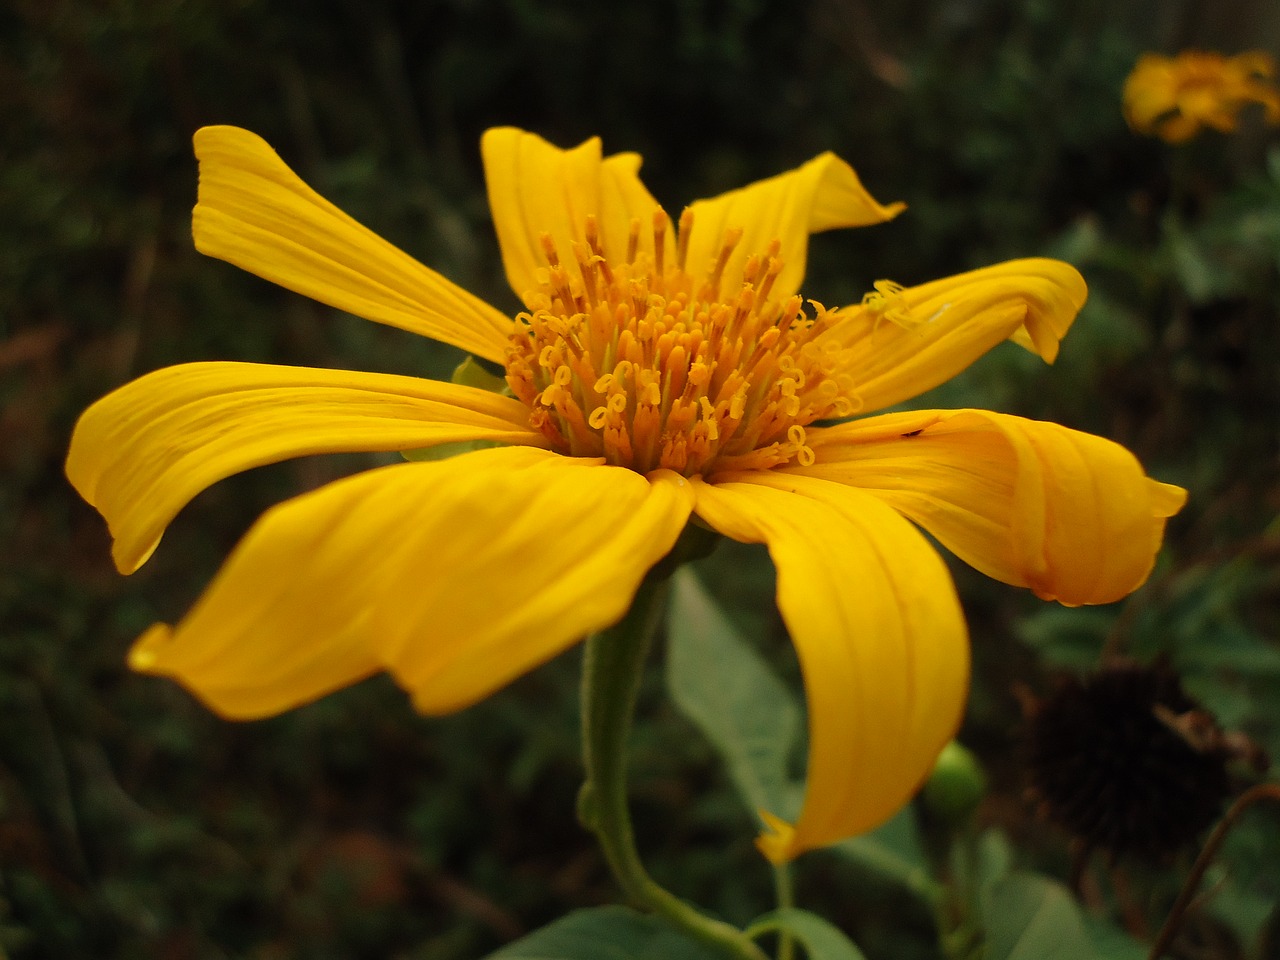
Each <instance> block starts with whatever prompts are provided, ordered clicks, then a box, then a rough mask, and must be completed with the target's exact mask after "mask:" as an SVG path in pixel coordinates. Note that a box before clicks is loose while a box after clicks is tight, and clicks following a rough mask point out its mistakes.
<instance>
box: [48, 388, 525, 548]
mask: <svg viewBox="0 0 1280 960" xmlns="http://www.w3.org/2000/svg"><path fill="white" fill-rule="evenodd" d="M527 415H528V411H527V409H526V408H525V407H524V405H523V404H521V403H520V402H519V401H517V400H513V399H511V398H510V397H503V396H500V395H498V394H494V393H489V392H488V391H485V390H477V389H475V388H472V387H463V386H458V385H455V384H451V383H440V382H437V381H434V380H421V379H418V378H416V377H399V376H391V375H387V374H375V373H354V372H351V371H347V370H325V369H313V368H309V367H282V366H272V365H269V364H255V363H190V364H183V365H180V366H174V367H166V368H164V369H162V370H157V371H155V372H153V373H150V374H147V375H146V376H144V377H140V378H139V379H137V380H134V381H133V382H132V383H129V384H126V385H125V386H123V387H121V388H120V389H118V390H116V391H115V392H113V393H110V394H108V395H107V396H105V397H103V398H102V399H101V400H99V401H98V402H97V403H95V404H94V405H93V406H91V407H90V408H89V409H88V410H86V411H85V412H84V414H83V415H82V416H81V418H80V421H79V423H77V424H76V429H75V432H74V434H73V435H72V438H71V449H70V452H69V453H68V455H67V476H68V477H69V478H70V480H71V483H72V484H73V485H74V486H75V488H76V489H77V490H78V491H79V492H80V495H81V496H83V497H84V498H85V499H86V500H87V501H88V502H89V503H91V504H93V506H95V507H96V508H97V509H98V511H99V512H100V513H101V514H102V515H103V516H104V517H105V518H106V520H107V524H108V526H109V527H110V529H111V533H112V536H113V537H114V538H115V545H114V548H113V554H114V557H115V561H116V565H117V566H118V567H119V569H120V571H121V572H122V573H132V572H133V571H134V570H136V569H137V568H138V567H139V566H141V565H142V564H143V563H144V562H145V561H146V559H147V558H148V557H149V556H150V555H151V552H152V551H153V550H154V549H155V547H156V544H157V543H159V541H160V536H161V534H163V533H164V529H165V527H166V526H167V525H168V524H169V521H171V520H172V519H173V518H174V516H176V515H177V513H178V511H179V510H181V509H182V508H183V506H185V505H186V504H187V503H188V502H189V501H190V500H191V498H192V497H194V496H195V495H196V494H198V493H199V492H200V491H202V490H204V489H205V488H206V487H208V486H210V485H212V484H214V483H216V482H217V481H219V480H221V479H223V478H225V477H228V476H230V475H232V474H233V473H238V472H240V471H241V470H247V469H249V468H250V467H257V466H262V465H263V464H267V463H275V462H278V461H280V460H286V459H289V458H291V457H300V456H306V455H308V454H315V453H353V452H363V451H393V450H410V449H416V448H420V447H428V446H434V445H436V444H441V443H451V442H455V441H461V440H489V441H495V442H500V443H510V444H524V445H532V446H538V447H542V446H545V445H546V440H545V438H544V437H543V436H542V435H541V434H540V433H537V432H535V431H533V430H531V429H530V428H529V427H528V426H526V425H525V421H526V419H527Z"/></svg>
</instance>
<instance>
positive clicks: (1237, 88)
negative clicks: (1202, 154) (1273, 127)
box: [1124, 50, 1280, 143]
mask: <svg viewBox="0 0 1280 960" xmlns="http://www.w3.org/2000/svg"><path fill="white" fill-rule="evenodd" d="M1275 73H1276V65H1275V61H1274V60H1273V59H1272V58H1271V55H1270V54H1267V53H1264V52H1263V51H1261V50H1255V51H1252V52H1250V53H1242V54H1239V55H1238V56H1234V57H1224V56H1223V55H1222V54H1220V53H1213V52H1203V51H1199V50H1187V51H1184V52H1183V53H1180V54H1178V55H1177V56H1176V57H1172V58H1171V57H1162V56H1159V55H1158V54H1154V53H1148V54H1144V55H1143V56H1142V57H1141V58H1140V59H1139V60H1138V62H1137V64H1136V65H1135V66H1134V68H1133V72H1132V73H1130V74H1129V78H1128V79H1127V80H1126V81H1125V84H1124V115H1125V119H1126V120H1128V122H1129V126H1130V127H1131V128H1132V129H1133V130H1135V131H1136V132H1138V133H1143V134H1147V135H1149V136H1157V137H1161V138H1163V139H1164V140H1166V141H1168V142H1169V143H1183V142H1185V141H1187V140H1190V139H1191V138H1192V137H1194V136H1195V135H1196V134H1197V133H1199V132H1200V129H1201V128H1202V127H1213V128H1214V129H1215V130H1220V131H1222V132H1223V133H1230V132H1231V131H1233V130H1235V128H1236V117H1237V115H1238V114H1239V113H1240V111H1241V109H1243V108H1244V107H1245V105H1246V104H1250V103H1257V104H1261V105H1262V106H1263V107H1264V108H1265V109H1266V117H1267V121H1268V122H1269V123H1280V90H1278V89H1277V88H1276V86H1275V84H1274V83H1272V82H1271V78H1272V77H1274V76H1275Z"/></svg>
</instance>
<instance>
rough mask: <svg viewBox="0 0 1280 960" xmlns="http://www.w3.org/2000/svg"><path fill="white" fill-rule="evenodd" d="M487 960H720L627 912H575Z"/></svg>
mask: <svg viewBox="0 0 1280 960" xmlns="http://www.w3.org/2000/svg"><path fill="white" fill-rule="evenodd" d="M487 960H722V957H721V955H720V954H719V953H718V952H716V951H714V950H712V949H711V948H709V947H704V946H702V945H701V944H698V943H694V942H693V941H692V940H689V939H688V938H687V937H685V936H683V935H682V934H680V933H678V932H676V931H675V930H673V929H672V928H671V927H669V926H667V925H666V923H664V922H663V921H662V920H659V919H658V918H657V917H652V916H648V915H645V914H641V913H636V912H635V911H634V910H628V909H627V908H626V907H597V908H594V909H591V910H575V911H574V912H573V913H570V914H568V915H567V916H564V917H561V918H560V919H559V920H557V921H555V922H554V923H551V924H548V925H547V926H545V927H543V928H542V929H541V930H535V931H534V932H533V933H531V934H529V935H528V936H527V937H521V938H520V939H519V940H516V941H515V942H514V943H509V944H507V945H506V946H505V947H503V948H502V949H501V950H499V951H498V952H497V953H491V954H489V956H488V958H487Z"/></svg>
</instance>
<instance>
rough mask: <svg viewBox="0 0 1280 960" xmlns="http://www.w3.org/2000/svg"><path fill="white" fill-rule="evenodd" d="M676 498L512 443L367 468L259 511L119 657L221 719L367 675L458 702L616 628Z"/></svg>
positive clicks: (662, 539) (427, 702)
mask: <svg viewBox="0 0 1280 960" xmlns="http://www.w3.org/2000/svg"><path fill="white" fill-rule="evenodd" d="M692 497H693V494H692V488H691V486H690V484H689V482H688V481H686V480H683V479H682V478H679V477H676V476H674V475H666V474H664V475H655V476H654V477H653V479H652V480H650V479H646V478H645V477H642V476H640V475H639V474H636V473H633V472H631V471H627V470H621V469H618V468H614V467H606V466H602V465H600V464H598V463H593V462H592V461H582V460H570V459H567V458H564V457H559V456H557V455H555V454H551V453H547V452H545V451H541V450H534V449H530V448H520V447H513V448H499V449H493V450H481V451H477V452H474V453H469V454H463V455H462V456H459V457H455V458H453V459H452V460H447V461H440V462H436V463H404V464H398V465H396V466H391V467H383V468H381V469H378V470H371V471H368V472H366V473H362V474H359V475H357V476H354V477H349V478H347V479H345V480H339V481H337V482H335V483H331V484H329V485H328V486H325V487H322V488H320V489H319V490H316V491H314V492H312V493H308V494H304V495H303V496H301V497H297V498H295V499H293V500H290V501H287V502H286V503H283V504H281V505H280V506H278V507H275V508H273V509H272V510H270V511H268V512H267V513H266V514H264V515H263V517H262V519H261V520H259V521H258V523H257V524H255V525H254V527H253V528H252V529H251V530H250V531H249V533H248V534H247V535H246V536H245V538H244V540H243V541H241V543H240V545H239V546H237V548H236V549H235V551H234V552H233V553H232V555H231V557H230V558H229V559H228V560H227V562H226V564H225V565H224V566H223V568H222V570H221V572H220V573H219V574H218V576H217V577H216V578H215V580H214V582H213V583H212V584H211V585H210V587H209V589H208V590H207V591H206V592H205V594H204V596H203V597H201V599H200V600H199V601H198V602H197V604H196V605H195V607H194V608H193V609H192V610H191V612H190V614H188V616H187V617H186V618H185V619H184V620H183V621H182V622H181V623H179V624H178V626H177V627H176V628H173V629H170V628H168V627H165V626H158V627H153V628H152V629H151V630H150V631H149V632H148V633H147V634H145V635H144V636H143V637H142V638H141V640H140V641H139V643H138V644H137V645H136V646H135V648H134V650H133V651H132V653H131V655H130V663H131V665H132V666H134V667H135V668H136V669H139V670H144V671H146V672H149V673H156V674H163V675H166V676H170V677H172V678H174V679H175V680H177V681H178V682H180V683H182V684H183V685H184V686H185V687H187V688H188V689H189V690H191V691H192V692H193V693H194V694H196V695H197V696H198V697H200V698H201V699H202V700H203V701H204V702H205V703H207V704H208V705H209V706H210V707H211V708H212V709H214V710H216V711H217V712H219V713H220V714H222V715H224V716H227V717H231V718H241V719H246V718H252V717H260V716H267V715H270V714H274V713H278V712H280V711H282V710H287V709H289V708H290V707H293V706H296V705H298V704H301V703H305V702H307V701H309V700H313V699H315V698H316V697H318V696H320V695H322V694H323V693H325V692H328V691H329V690H332V689H335V688H337V687H340V686H342V685H344V684H347V683H351V682H354V681H355V680H357V679H359V678H361V677H363V676H366V675H367V674H369V673H371V672H373V671H375V670H377V669H379V668H382V669H387V670H389V671H390V672H391V673H392V675H393V676H394V677H395V678H396V680H397V681H398V682H399V683H401V684H402V685H403V686H404V687H405V688H406V689H407V690H409V691H410V692H411V693H412V694H413V696H414V701H415V703H416V705H417V706H418V707H419V708H420V709H422V710H424V711H427V712H433V713H437V712H447V711H451V710H455V709H459V708H461V707H464V706H467V705H468V704H470V703H472V702H474V701H476V700H478V699H480V698H481V697H484V696H486V695H487V694H489V693H492V692H493V691H494V690H496V689H498V688H499V687H501V686H503V685H504V684H506V683H507V682H509V681H510V680H511V679H513V678H514V677H516V676H518V675H520V674H521V673H524V672H525V671H527V670H530V669H532V668H533V667H535V666H537V665H538V664H540V663H542V662H543V661H545V660H547V659H549V658H550V657H552V656H554V655H555V654H557V653H559V652H560V651H561V650H563V649H565V648H566V647H568V646H570V645H572V644H573V643H575V642H576V641H577V640H579V639H581V638H582V637H583V636H584V635H585V634H587V633H589V632H591V631H593V630H598V629H601V628H603V627H605V626H608V625H609V624H611V623H613V622H615V621H616V620H618V619H620V618H621V617H622V615H623V614H624V613H625V612H626V610H627V607H628V605H629V604H630V602H631V598H632V595H633V594H634V591H635V589H636V587H637V585H638V584H639V582H640V580H641V578H642V577H643V576H644V575H645V573H646V572H647V571H648V569H649V568H650V567H651V566H652V565H653V564H654V563H655V562H656V561H657V560H659V559H660V558H661V557H662V556H663V555H664V554H665V553H666V552H667V551H668V550H669V549H670V548H671V546H672V545H673V544H674V543H675V540H676V537H677V536H678V535H679V533H680V530H681V529H682V528H683V527H684V524H685V521H686V520H687V518H688V516H689V511H690V508H691V506H692Z"/></svg>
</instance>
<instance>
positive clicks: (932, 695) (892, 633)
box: [693, 472, 969, 863]
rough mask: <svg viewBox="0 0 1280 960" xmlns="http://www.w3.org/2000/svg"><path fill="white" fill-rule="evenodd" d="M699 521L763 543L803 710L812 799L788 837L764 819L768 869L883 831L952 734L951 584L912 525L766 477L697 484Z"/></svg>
mask: <svg viewBox="0 0 1280 960" xmlns="http://www.w3.org/2000/svg"><path fill="white" fill-rule="evenodd" d="M693 482H694V484H695V486H696V488H697V495H698V501H697V507H696V510H697V513H698V515H699V516H700V517H702V518H703V519H704V520H706V521H707V523H709V524H710V525H711V526H712V527H714V528H715V529H716V530H718V531H719V532H721V533H723V534H725V535H726V536H729V537H732V538H734V539H735V540H741V541H746V542H763V543H766V544H768V547H769V553H770V555H771V556H772V557H773V562H774V564H775V566H776V567H777V569H778V608H779V609H780V610H781V611H782V616H783V619H784V620H785V621H786V624H787V628H788V630H789V631H790V633H791V639H792V642H793V643H794V644H795V646H796V651H797V653H798V654H799V657H800V666H801V669H802V671H803V674H804V684H805V692H806V697H807V701H808V708H809V768H808V788H807V791H806V794H805V802H804V808H803V810H802V811H801V814H800V817H799V819H798V820H797V821H796V823H795V824H794V825H791V824H787V823H785V822H784V821H782V820H780V819H778V818H777V817H776V816H773V815H772V814H771V815H770V816H768V817H767V818H766V823H767V824H768V825H769V826H770V829H769V830H768V831H767V832H766V834H765V835H764V836H762V837H761V839H760V841H759V843H760V847H761V849H762V850H763V851H764V853H765V855H766V856H767V857H768V858H769V859H770V860H772V861H773V862H775V863H779V862H783V861H786V860H789V859H791V858H792V857H794V856H796V855H797V854H799V853H801V852H803V851H805V850H809V849H812V848H814V847H819V846H822V845H824V844H828V843H833V842H835V841H837V840H841V839H843V838H845V837H849V836H852V835H854V834H858V833H863V832H865V831H867V830H871V829H872V828H874V827H876V826H878V825H879V824H881V823H883V822H884V821H885V820H887V819H888V818H889V817H891V816H893V814H894V813H895V812H896V811H897V810H898V809H899V808H901V807H902V805H903V804H905V803H906V802H907V800H908V799H909V798H910V797H911V795H912V794H913V793H914V792H915V791H916V790H917V788H918V787H919V786H920V784H921V782H922V781H923V780H924V778H925V777H927V776H928V774H929V771H930V770H931V769H932V767H933V763H934V760H935V759H936V758H937V756H938V753H939V751H941V749H942V748H943V746H944V745H945V744H946V743H947V741H948V740H949V739H950V738H951V736H952V735H953V734H954V733H955V730H956V727H957V726H958V724H959V722H960V717H961V713H962V710H963V706H964V699H965V692H966V690H967V686H968V675H969V653H968V638H967V633H966V630H965V624H964V618H963V616H962V614H961V611H960V604H959V601H958V600H957V598H956V594H955V589H954V587H953V586H952V583H951V578H950V575H949V574H948V573H947V570H946V567H945V565H944V564H943V562H942V559H941V558H940V557H939V556H938V554H937V552H936V551H935V550H934V549H933V548H932V547H931V546H930V545H929V544H928V542H927V541H926V540H925V538H924V537H923V536H922V535H921V534H920V533H919V532H918V531H917V530H915V529H914V528H913V527H912V526H911V524H909V523H907V522H906V521H905V520H903V519H902V517H900V516H898V515H897V514H896V513H895V512H894V511H893V510H891V509H889V508H888V507H887V506H885V505H884V504H883V503H880V502H879V501H877V500H876V498H875V497H872V496H870V495H868V494H864V493H862V492H861V491H858V490H853V489H850V488H848V487H842V486H841V485H839V484H834V483H830V482H827V481H824V480H815V479H811V478H808V477H800V476H793V475H789V476H782V475H779V474H775V473H769V472H759V473H755V474H746V473H743V474H737V475H735V479H734V480H733V481H730V482H723V483H721V482H717V483H716V484H715V485H714V486H713V485H709V484H706V483H704V482H702V481H701V480H695V481H693Z"/></svg>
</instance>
